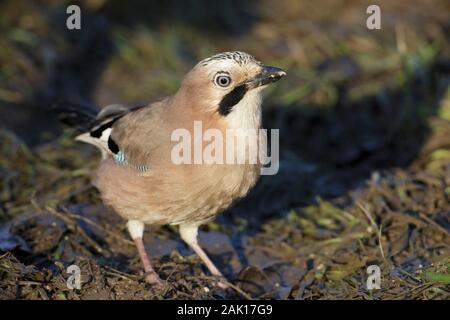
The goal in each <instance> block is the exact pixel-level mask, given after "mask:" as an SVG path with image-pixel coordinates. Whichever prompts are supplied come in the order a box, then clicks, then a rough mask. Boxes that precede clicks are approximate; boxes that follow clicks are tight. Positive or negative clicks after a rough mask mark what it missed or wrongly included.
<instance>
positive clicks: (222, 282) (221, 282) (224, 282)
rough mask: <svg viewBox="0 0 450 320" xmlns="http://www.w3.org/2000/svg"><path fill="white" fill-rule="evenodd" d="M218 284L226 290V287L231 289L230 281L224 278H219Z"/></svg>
mask: <svg viewBox="0 0 450 320" xmlns="http://www.w3.org/2000/svg"><path fill="white" fill-rule="evenodd" d="M217 286H218V287H219V288H221V289H223V290H226V289H229V288H230V286H229V284H228V282H227V281H226V280H225V281H224V280H223V279H220V280H219V282H218V283H217Z"/></svg>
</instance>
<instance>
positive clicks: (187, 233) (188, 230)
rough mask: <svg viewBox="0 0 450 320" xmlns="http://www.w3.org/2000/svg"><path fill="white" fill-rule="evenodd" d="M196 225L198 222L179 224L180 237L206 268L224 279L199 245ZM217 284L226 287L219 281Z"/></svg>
mask: <svg viewBox="0 0 450 320" xmlns="http://www.w3.org/2000/svg"><path fill="white" fill-rule="evenodd" d="M198 227H199V224H191V223H187V224H181V225H180V236H181V238H182V239H183V240H184V241H185V242H186V243H187V244H188V245H189V246H190V247H191V249H192V250H194V252H195V253H196V254H197V255H198V256H199V257H200V259H202V261H203V262H204V263H205V265H206V267H207V268H208V270H209V271H210V272H211V273H212V274H213V275H214V276H217V277H219V278H220V279H221V280H225V281H226V279H225V277H224V276H223V274H222V273H221V272H220V271H219V269H217V267H216V266H215V265H214V263H213V262H212V261H211V259H209V257H208V255H207V254H206V252H205V251H204V250H203V249H202V247H200V245H199V244H198V240H197V234H198ZM219 286H220V287H221V288H224V289H226V288H228V286H227V285H226V284H225V283H224V282H223V281H220V282H219Z"/></svg>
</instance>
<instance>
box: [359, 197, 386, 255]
mask: <svg viewBox="0 0 450 320" xmlns="http://www.w3.org/2000/svg"><path fill="white" fill-rule="evenodd" d="M356 205H357V206H358V207H359V208H360V209H361V211H362V212H363V213H364V214H365V215H366V217H367V219H369V221H370V223H371V224H372V226H373V227H374V228H375V230H377V236H378V247H379V248H380V252H381V256H382V257H383V259H384V260H385V261H386V257H385V256H384V251H383V246H382V244H381V228H382V226H381V224H380V227H378V226H377V223H376V222H375V220H374V219H373V218H372V216H371V215H370V212H369V210H368V209H367V208H366V206H365V205H363V204H362V203H361V202H359V201H357V202H356Z"/></svg>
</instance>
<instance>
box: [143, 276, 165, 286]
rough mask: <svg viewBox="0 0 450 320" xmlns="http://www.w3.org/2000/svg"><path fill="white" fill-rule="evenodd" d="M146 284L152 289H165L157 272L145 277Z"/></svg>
mask: <svg viewBox="0 0 450 320" xmlns="http://www.w3.org/2000/svg"><path fill="white" fill-rule="evenodd" d="M145 282H147V283H148V284H149V285H151V286H152V287H155V288H158V289H161V288H162V287H164V282H163V281H162V280H161V278H160V277H159V276H158V275H157V274H156V273H155V272H151V273H148V274H147V275H146V276H145Z"/></svg>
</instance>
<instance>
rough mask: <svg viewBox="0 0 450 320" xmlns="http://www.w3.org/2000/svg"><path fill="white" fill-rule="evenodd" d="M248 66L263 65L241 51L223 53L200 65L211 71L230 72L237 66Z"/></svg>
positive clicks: (207, 59) (201, 62) (199, 64)
mask: <svg viewBox="0 0 450 320" xmlns="http://www.w3.org/2000/svg"><path fill="white" fill-rule="evenodd" d="M247 65H261V63H260V62H259V61H258V60H256V59H255V58H254V57H253V56H252V55H250V54H248V53H245V52H241V51H231V52H222V53H219V54H216V55H213V56H212V57H209V58H206V59H204V60H202V61H200V62H199V63H198V66H201V67H205V68H208V69H211V71H221V70H222V71H228V70H230V69H231V68H233V67H236V66H240V67H245V66H247Z"/></svg>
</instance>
